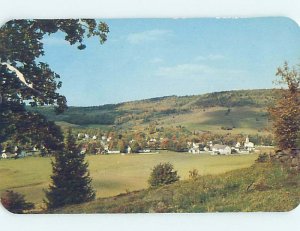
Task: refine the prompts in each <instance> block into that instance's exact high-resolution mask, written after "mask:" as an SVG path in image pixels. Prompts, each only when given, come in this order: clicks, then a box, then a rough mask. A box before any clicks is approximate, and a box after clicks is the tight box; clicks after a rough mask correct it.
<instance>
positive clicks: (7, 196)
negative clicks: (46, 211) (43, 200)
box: [1, 190, 34, 213]
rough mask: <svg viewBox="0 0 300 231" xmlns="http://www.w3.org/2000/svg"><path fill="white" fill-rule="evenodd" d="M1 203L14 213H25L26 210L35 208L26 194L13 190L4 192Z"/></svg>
mask: <svg viewBox="0 0 300 231" xmlns="http://www.w3.org/2000/svg"><path fill="white" fill-rule="evenodd" d="M1 203H2V205H3V206H4V208H6V209H7V210H8V211H10V212H12V213H24V211H26V210H30V209H33V208H34V204H33V203H31V202H27V201H26V200H25V198H24V195H22V194H20V193H17V192H14V191H12V190H6V191H5V192H4V193H3V194H2V196H1Z"/></svg>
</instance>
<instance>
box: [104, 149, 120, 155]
mask: <svg viewBox="0 0 300 231" xmlns="http://www.w3.org/2000/svg"><path fill="white" fill-rule="evenodd" d="M107 153H108V154H119V153H121V152H120V151H119V150H111V151H110V150H108V151H107Z"/></svg>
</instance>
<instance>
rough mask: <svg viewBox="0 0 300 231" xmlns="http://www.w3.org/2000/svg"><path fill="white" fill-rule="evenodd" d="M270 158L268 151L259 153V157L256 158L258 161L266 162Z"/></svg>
mask: <svg viewBox="0 0 300 231" xmlns="http://www.w3.org/2000/svg"><path fill="white" fill-rule="evenodd" d="M268 159H269V155H268V154H267V153H261V154H259V156H258V158H257V159H256V160H255V162H256V163H265V162H267V161H268Z"/></svg>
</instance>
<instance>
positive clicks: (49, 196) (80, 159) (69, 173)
mask: <svg viewBox="0 0 300 231" xmlns="http://www.w3.org/2000/svg"><path fill="white" fill-rule="evenodd" d="M84 157H85V155H83V154H81V153H80V150H79V148H78V147H77V145H76V143H75V138H74V136H72V134H71V131H70V130H69V131H68V136H67V139H66V144H65V147H64V150H63V152H61V153H58V154H56V155H55V162H52V176H51V180H52V183H51V185H50V186H49V189H48V191H46V200H45V202H46V204H47V207H48V209H53V208H58V207H61V206H64V205H69V204H78V203H82V202H87V201H91V200H93V199H94V198H95V192H94V190H93V189H92V186H91V181H92V179H91V177H90V175H89V172H88V164H87V162H85V161H84Z"/></svg>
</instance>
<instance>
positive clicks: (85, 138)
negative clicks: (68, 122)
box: [1, 133, 256, 159]
mask: <svg viewBox="0 0 300 231" xmlns="http://www.w3.org/2000/svg"><path fill="white" fill-rule="evenodd" d="M77 141H78V143H79V146H80V147H81V148H80V153H81V154H82V155H85V154H95V155H99V154H100V155H107V154H121V155H125V154H133V153H136V154H151V153H159V151H162V150H167V151H174V150H172V149H171V148H169V147H168V146H166V145H164V144H165V143H166V142H169V140H168V139H167V138H162V137H161V138H159V139H156V138H150V139H145V140H143V141H141V140H139V141H136V140H134V139H131V140H130V141H129V142H125V141H124V140H122V142H117V141H116V139H114V138H113V137H111V136H109V137H107V136H105V135H102V136H101V137H98V136H96V135H89V134H87V133H78V134H77ZM44 149H45V147H43V146H42V147H41V148H40V149H39V148H37V147H36V146H35V147H33V148H30V149H26V150H25V149H22V148H20V147H19V146H17V145H16V146H14V147H13V148H11V147H10V150H6V149H5V148H4V149H3V150H2V151H1V158H2V159H17V158H24V157H27V156H43V154H42V153H43V152H45V151H44ZM175 151H176V150H175ZM255 151H256V149H255V144H254V143H253V142H250V140H249V137H248V136H247V137H246V139H245V141H244V142H243V143H241V142H236V143H235V144H234V145H233V146H230V145H226V144H221V143H215V142H213V141H209V142H206V143H205V142H192V141H186V142H184V144H183V147H182V148H181V149H180V150H177V152H181V153H182V152H186V153H191V154H205V153H206V154H208V153H209V154H210V155H236V154H250V153H254V152H255Z"/></svg>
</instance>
